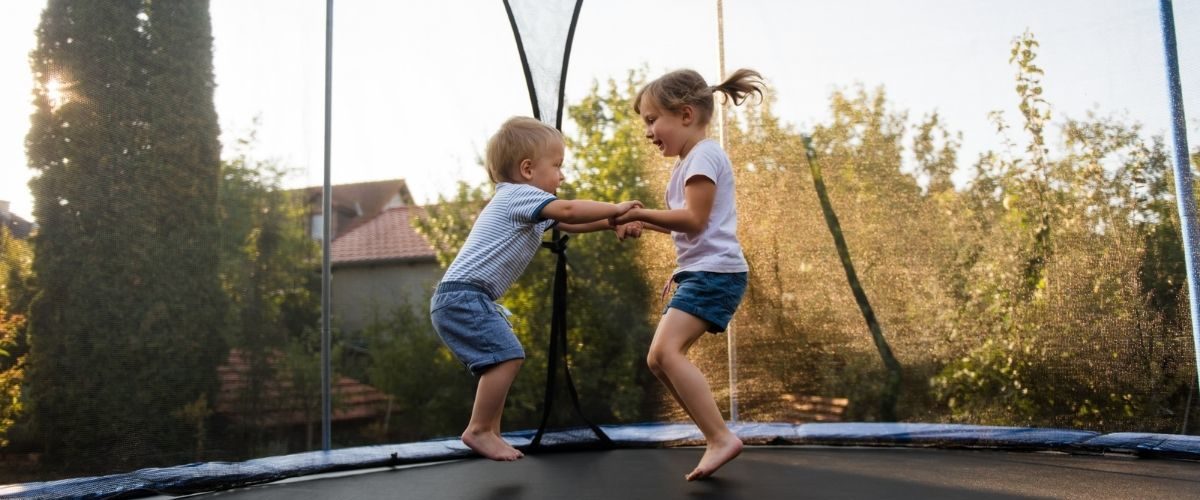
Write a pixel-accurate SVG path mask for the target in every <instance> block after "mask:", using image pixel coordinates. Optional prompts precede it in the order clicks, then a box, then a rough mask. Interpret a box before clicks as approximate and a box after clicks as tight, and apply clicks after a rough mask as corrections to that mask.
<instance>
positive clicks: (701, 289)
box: [662, 271, 748, 333]
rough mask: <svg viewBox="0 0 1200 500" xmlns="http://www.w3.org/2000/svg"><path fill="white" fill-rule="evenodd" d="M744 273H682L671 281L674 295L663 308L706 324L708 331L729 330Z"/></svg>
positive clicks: (739, 295) (744, 287)
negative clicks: (673, 284) (700, 320)
mask: <svg viewBox="0 0 1200 500" xmlns="http://www.w3.org/2000/svg"><path fill="white" fill-rule="evenodd" d="M747 278H748V275H747V273H710V272H708V271H683V272H680V273H676V274H675V276H672V277H671V280H672V281H674V282H675V283H676V285H675V295H672V296H671V302H670V303H668V304H667V306H666V307H664V308H663V311H662V313H663V314H666V313H667V309H671V308H675V309H678V310H680V311H683V312H685V313H688V314H691V315H692V316H695V317H697V318H700V319H702V320H704V321H705V322H706V323H708V331H709V332H712V333H721V332H723V331H725V329H726V328H728V327H729V320H731V319H733V313H734V311H737V308H738V304H741V303H742V295H743V294H745V293H746V281H747Z"/></svg>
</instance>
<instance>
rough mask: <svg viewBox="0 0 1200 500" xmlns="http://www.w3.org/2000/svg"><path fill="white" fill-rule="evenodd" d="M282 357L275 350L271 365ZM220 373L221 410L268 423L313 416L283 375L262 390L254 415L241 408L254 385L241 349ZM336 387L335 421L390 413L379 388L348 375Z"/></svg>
mask: <svg viewBox="0 0 1200 500" xmlns="http://www.w3.org/2000/svg"><path fill="white" fill-rule="evenodd" d="M281 358H282V355H281V354H280V353H278V352H274V353H272V354H271V356H270V364H271V366H276V365H277V364H278V363H279V362H280V361H281ZM217 376H218V378H219V379H220V381H221V389H220V392H219V393H218V394H217V404H216V411H217V413H222V414H225V415H228V416H230V417H231V418H233V419H234V420H238V421H244V422H255V423H258V424H260V425H266V426H280V425H299V424H305V423H308V418H311V415H308V416H307V417H308V418H306V414H305V412H304V410H303V407H302V403H301V402H300V401H297V400H296V399H295V398H294V397H291V396H290V395H291V394H292V393H293V391H292V382H291V381H290V380H287V379H283V378H273V379H272V380H268V381H266V382H264V383H263V385H262V386H261V388H260V392H259V395H260V396H261V397H262V401H261V402H260V403H261V405H260V406H259V410H258V411H256V412H255V414H254V415H247V414H245V413H244V412H241V411H239V410H238V406H239V405H238V400H239V399H240V398H242V397H244V391H245V390H246V388H247V387H248V386H249V385H250V380H249V379H250V363H249V360H247V359H246V356H245V355H244V354H243V353H242V351H241V350H239V349H232V350H230V351H229V358H228V359H227V360H226V361H225V363H224V364H222V365H221V366H219V367H217ZM332 386H333V387H331V389H330V392H331V393H332V395H333V401H334V403H335V404H334V407H333V412H332V415H331V418H332V419H333V421H334V422H343V421H348V420H361V419H370V418H376V417H380V416H383V414H384V413H385V412H387V406H388V399H389V398H388V395H387V394H385V393H384V392H383V391H380V390H379V389H376V388H374V387H372V386H369V385H367V384H364V383H362V382H359V381H357V380H355V379H352V378H350V377H346V376H339V377H337V380H335V381H334V382H333V384H332Z"/></svg>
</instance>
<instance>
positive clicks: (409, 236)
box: [329, 206, 437, 266]
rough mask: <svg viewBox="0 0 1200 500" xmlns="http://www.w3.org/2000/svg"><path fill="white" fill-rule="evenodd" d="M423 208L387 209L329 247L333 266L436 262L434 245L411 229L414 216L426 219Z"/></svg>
mask: <svg viewBox="0 0 1200 500" xmlns="http://www.w3.org/2000/svg"><path fill="white" fill-rule="evenodd" d="M424 216H425V209H424V208H422V207H414V206H406V207H396V208H391V209H388V210H385V211H384V212H383V213H381V214H379V215H377V216H375V218H373V219H371V220H369V221H366V222H364V223H362V224H360V225H358V226H357V227H355V228H353V229H351V230H350V231H348V232H347V233H345V234H343V235H341V236H339V237H338V238H337V239H335V240H333V242H332V243H331V244H330V251H329V258H330V261H331V262H332V264H333V265H335V266H344V265H357V264H372V263H383V262H395V261H410V260H429V261H433V260H436V259H437V253H435V252H434V250H433V246H432V245H430V244H429V241H428V240H426V239H425V237H424V236H422V235H421V234H420V233H418V232H417V231H416V230H415V229H413V227H412V219H413V218H414V217H424Z"/></svg>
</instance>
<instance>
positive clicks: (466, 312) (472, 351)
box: [429, 282, 525, 375]
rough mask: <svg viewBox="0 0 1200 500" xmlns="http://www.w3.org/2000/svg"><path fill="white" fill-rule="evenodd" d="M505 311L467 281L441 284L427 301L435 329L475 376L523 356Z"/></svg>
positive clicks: (480, 289) (523, 351) (523, 353)
mask: <svg viewBox="0 0 1200 500" xmlns="http://www.w3.org/2000/svg"><path fill="white" fill-rule="evenodd" d="M507 312H508V311H507V310H505V309H504V308H503V307H502V306H500V305H499V304H496V303H494V302H492V300H491V299H490V298H489V297H488V295H487V293H484V291H483V289H482V288H479V287H477V286H475V285H472V284H470V283H457V282H446V283H441V284H439V285H438V287H437V291H436V292H434V294H433V298H432V299H430V301H429V317H430V319H431V320H433V328H434V330H437V333H438V336H439V337H441V338H442V342H445V343H446V347H449V348H450V352H453V353H454V355H455V356H456V357H457V358H458V360H459V361H462V363H463V364H464V365H466V366H467V368H468V369H469V370H471V373H473V374H475V375H480V374H482V373H483V372H484V371H486V370H487V369H488V368H490V367H492V366H494V365H496V364H499V363H502V362H505V361H509V360H512V359H523V358H525V350H524V349H522V348H521V342H520V341H518V340H517V336H516V335H514V334H513V330H512V325H510V324H509V322H508V319H507V318H506V317H505V315H506V314H507Z"/></svg>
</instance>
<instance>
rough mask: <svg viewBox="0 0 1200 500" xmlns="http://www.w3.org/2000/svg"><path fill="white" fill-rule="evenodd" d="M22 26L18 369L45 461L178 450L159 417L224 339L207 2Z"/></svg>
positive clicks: (136, 5) (74, 466)
mask: <svg viewBox="0 0 1200 500" xmlns="http://www.w3.org/2000/svg"><path fill="white" fill-rule="evenodd" d="M37 35H38V42H37V47H36V48H35V50H34V51H33V54H32V55H31V63H32V66H33V72H34V74H35V76H36V78H37V86H36V88H35V92H34V99H35V105H36V111H35V113H34V115H33V116H32V118H31V127H30V131H29V134H28V136H27V139H26V148H27V153H28V157H29V163H30V166H31V167H32V168H34V169H36V170H38V171H39V172H40V175H39V176H38V177H37V178H36V179H35V180H34V181H32V182H31V188H32V190H33V194H34V200H35V205H34V216H35V217H36V218H37V221H38V223H39V227H40V231H39V234H38V235H37V236H36V237H35V238H34V240H33V241H34V248H35V250H36V254H35V255H36V257H35V260H34V263H33V269H34V272H35V273H36V274H37V275H38V277H39V282H40V285H41V286H40V291H41V293H40V295H39V298H38V299H37V300H36V301H35V302H34V303H33V304H32V306H31V312H30V327H29V335H30V337H31V343H32V350H31V353H30V362H29V363H30V370H29V374H28V376H29V382H30V384H29V386H30V396H31V398H32V400H33V408H34V418H35V425H36V426H37V428H38V430H39V434H40V436H41V438H42V441H43V442H44V444H45V446H46V452H47V454H46V458H47V460H48V461H49V462H52V463H58V464H61V465H63V466H66V467H69V468H71V470H76V471H78V470H92V469H100V470H113V469H126V468H130V467H136V466H145V465H151V464H172V463H178V462H180V461H182V460H186V459H191V458H192V456H191V453H189V452H187V451H186V450H188V449H190V448H192V444H193V443H194V432H195V431H194V429H192V428H191V426H190V425H189V424H188V422H187V419H185V418H182V417H179V416H176V415H181V413H180V411H181V410H183V409H184V408H185V407H186V406H187V405H189V404H190V403H193V402H195V401H197V400H199V399H207V400H209V401H211V400H212V396H213V393H214V390H215V388H216V382H217V381H216V370H215V368H216V366H217V364H218V363H219V361H220V355H221V354H222V353H223V352H224V349H223V347H222V342H221V337H220V327H221V318H222V317H223V316H224V300H223V295H222V293H221V290H220V287H219V282H218V280H217V266H218V252H217V247H216V245H217V237H216V236H217V211H216V206H217V186H218V182H219V178H220V175H219V173H220V170H219V169H220V163H219V158H218V155H219V151H220V145H219V143H218V138H217V136H218V129H217V122H216V111H215V109H214V106H213V101H212V97H213V88H214V82H213V73H212V38H211V25H210V20H209V14H208V2H207V1H205V0H191V1H180V2H150V1H148V0H123V1H116V2H99V3H97V2H79V1H69V0H52V1H50V2H49V3H48V4H47V7H46V9H45V11H44V12H43V14H42V20H41V24H40V25H39V27H38V31H37ZM97 422H102V423H103V424H102V425H96V423H97ZM114 443H121V446H119V447H114V446H113V445H114Z"/></svg>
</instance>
